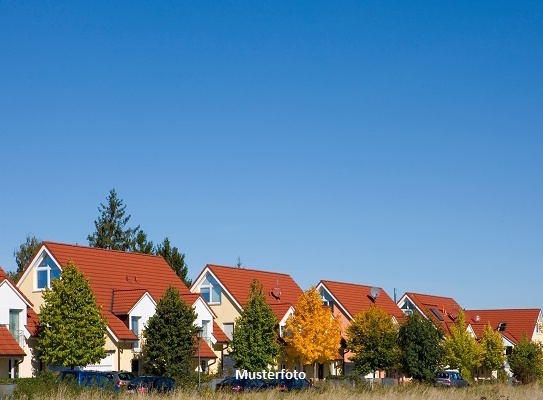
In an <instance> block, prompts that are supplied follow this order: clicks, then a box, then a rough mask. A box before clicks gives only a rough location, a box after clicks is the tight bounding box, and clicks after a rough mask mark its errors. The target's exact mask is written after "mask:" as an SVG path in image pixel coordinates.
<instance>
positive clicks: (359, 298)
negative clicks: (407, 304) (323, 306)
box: [317, 280, 405, 322]
mask: <svg viewBox="0 0 543 400" xmlns="http://www.w3.org/2000/svg"><path fill="white" fill-rule="evenodd" d="M321 285H322V286H324V287H325V288H326V290H327V291H328V292H329V293H330V294H331V295H332V296H333V297H334V298H335V299H336V300H337V302H338V303H339V304H337V305H338V306H339V307H341V308H343V309H344V310H345V311H347V313H348V314H349V315H350V316H351V318H354V316H355V315H356V314H358V313H359V312H361V311H362V310H365V309H367V308H369V307H371V306H378V307H381V308H382V309H384V310H385V311H386V312H387V313H388V314H389V315H390V316H391V317H394V318H395V319H396V321H398V322H399V321H401V320H403V319H404V317H405V316H404V314H403V312H402V310H400V308H399V307H398V306H397V305H396V303H394V300H392V299H391V298H390V296H389V295H388V294H387V292H385V291H384V290H383V289H382V288H379V289H380V294H379V296H378V297H377V298H376V299H375V301H374V300H372V298H371V296H370V290H371V288H372V286H366V285H357V284H354V283H347V282H335V281H329V280H321V281H320V282H319V284H318V285H317V287H319V286H321Z"/></svg>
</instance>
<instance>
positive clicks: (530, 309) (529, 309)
mask: <svg viewBox="0 0 543 400" xmlns="http://www.w3.org/2000/svg"><path fill="white" fill-rule="evenodd" d="M464 311H468V312H474V311H541V309H540V308H536V307H530V308H474V309H469V310H468V309H465V310H464Z"/></svg>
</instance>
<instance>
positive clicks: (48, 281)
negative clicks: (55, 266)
mask: <svg viewBox="0 0 543 400" xmlns="http://www.w3.org/2000/svg"><path fill="white" fill-rule="evenodd" d="M42 271H46V272H47V278H46V283H45V287H42V288H41V287H39V286H38V274H39V273H40V272H42ZM46 288H51V267H50V266H49V265H40V266H39V267H37V268H36V291H38V292H42V291H44V290H45V289H46Z"/></svg>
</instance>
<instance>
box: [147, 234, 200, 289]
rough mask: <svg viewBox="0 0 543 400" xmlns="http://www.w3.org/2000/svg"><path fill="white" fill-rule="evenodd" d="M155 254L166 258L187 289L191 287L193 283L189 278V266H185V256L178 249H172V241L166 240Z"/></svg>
mask: <svg viewBox="0 0 543 400" xmlns="http://www.w3.org/2000/svg"><path fill="white" fill-rule="evenodd" d="M155 254H156V255H159V256H162V257H164V259H165V260H166V262H167V263H168V265H169V266H170V267H172V269H173V270H174V271H175V273H176V275H177V276H178V277H179V278H181V280H182V281H183V282H185V285H186V286H187V287H190V285H191V284H192V281H191V280H190V279H189V278H187V272H188V268H187V264H185V255H184V254H183V253H181V252H180V251H179V249H178V248H177V247H172V246H171V244H170V239H168V238H165V239H164V241H163V242H162V243H161V244H159V245H158V246H157V248H156V250H155Z"/></svg>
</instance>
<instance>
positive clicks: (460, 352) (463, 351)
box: [443, 310, 483, 380]
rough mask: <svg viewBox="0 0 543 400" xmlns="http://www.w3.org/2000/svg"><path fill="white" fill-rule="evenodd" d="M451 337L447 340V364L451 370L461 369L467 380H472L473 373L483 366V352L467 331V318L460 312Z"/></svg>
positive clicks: (445, 347)
mask: <svg viewBox="0 0 543 400" xmlns="http://www.w3.org/2000/svg"><path fill="white" fill-rule="evenodd" d="M450 331H451V335H450V336H449V337H447V338H446V339H445V343H444V345H443V347H444V349H445V359H444V361H445V363H447V364H449V366H450V367H451V368H458V369H460V373H461V374H462V375H463V377H464V378H465V379H467V380H471V371H472V370H473V369H475V368H477V367H478V366H479V365H481V359H482V356H483V351H482V349H481V346H480V345H479V343H477V341H476V340H475V338H474V337H473V336H472V335H471V333H470V332H468V331H467V329H466V317H465V316H464V312H463V311H462V310H460V311H459V312H458V317H457V318H456V320H455V321H454V324H453V325H452V326H451V329H450Z"/></svg>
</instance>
